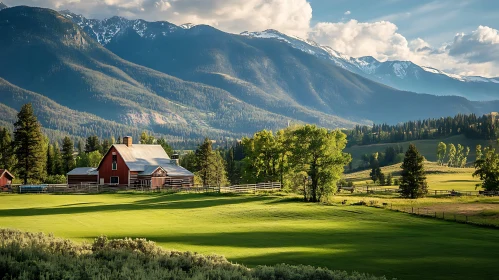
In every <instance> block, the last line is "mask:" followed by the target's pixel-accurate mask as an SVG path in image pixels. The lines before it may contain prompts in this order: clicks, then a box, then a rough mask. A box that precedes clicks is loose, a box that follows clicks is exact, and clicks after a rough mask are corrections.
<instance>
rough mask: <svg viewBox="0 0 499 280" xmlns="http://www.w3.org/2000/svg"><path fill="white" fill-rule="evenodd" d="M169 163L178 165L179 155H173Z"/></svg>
mask: <svg viewBox="0 0 499 280" xmlns="http://www.w3.org/2000/svg"><path fill="white" fill-rule="evenodd" d="M170 163H171V164H174V165H180V160H179V155H178V154H173V155H172V159H171V160H170Z"/></svg>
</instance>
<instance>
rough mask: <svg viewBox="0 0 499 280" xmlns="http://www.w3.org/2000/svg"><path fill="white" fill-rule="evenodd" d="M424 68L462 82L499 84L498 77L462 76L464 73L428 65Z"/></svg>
mask: <svg viewBox="0 0 499 280" xmlns="http://www.w3.org/2000/svg"><path fill="white" fill-rule="evenodd" d="M421 68H423V70H425V71H426V72H430V73H433V74H439V75H445V76H447V77H450V78H452V79H455V80H458V81H461V82H477V83H496V84H499V79H498V78H484V77H479V76H462V75H457V74H451V73H447V72H444V71H441V70H438V69H435V68H433V67H428V66H421Z"/></svg>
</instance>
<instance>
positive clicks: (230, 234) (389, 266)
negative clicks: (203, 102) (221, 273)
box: [0, 193, 499, 279]
mask: <svg viewBox="0 0 499 280" xmlns="http://www.w3.org/2000/svg"><path fill="white" fill-rule="evenodd" d="M0 227H4V228H17V229H21V230H25V231H35V232H38V231H41V232H45V233H53V234H55V235H56V236H59V237H65V238H70V239H72V240H75V241H90V240H93V238H95V237H96V236H99V235H101V234H104V235H107V236H109V237H111V238H123V237H144V238H147V239H150V240H153V241H156V242H157V243H158V244H159V245H160V246H162V247H164V248H167V249H176V250H181V251H194V252H198V253H202V254H212V253H215V254H219V255H223V256H225V257H227V258H228V259H229V260H230V261H232V262H236V263H242V264H245V265H249V266H255V265H260V264H267V265H271V264H278V263H283V262H284V263H288V264H307V265H314V266H321V267H328V268H331V269H339V270H346V271H359V272H363V273H370V274H373V275H378V276H383V275H386V276H387V277H389V278H392V277H396V278H398V279H493V278H495V277H497V275H498V273H499V268H498V267H497V265H496V260H497V259H498V258H499V234H497V231H496V230H493V229H487V228H479V227H475V226H470V225H464V224H457V223H451V222H443V221H439V220H434V219H424V218H419V217H414V216H410V215H407V214H404V213H397V212H392V211H387V210H383V209H377V208H371V207H364V206H342V205H337V204H336V205H320V204H308V203H302V202H300V201H299V200H298V198H296V197H287V196H286V197H279V196H243V195H239V196H235V195H230V196H227V195H225V196H220V195H201V194H189V195H188V194H173V195H166V194H136V193H128V194H124V193H123V194H105V195H12V194H10V195H6V194H4V195H0ZM449 268H450V269H449Z"/></svg>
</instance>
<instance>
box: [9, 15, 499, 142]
mask: <svg viewBox="0 0 499 280" xmlns="http://www.w3.org/2000/svg"><path fill="white" fill-rule="evenodd" d="M71 19H73V20H75V17H73V18H71V17H68V14H65V16H63V15H61V14H59V13H57V12H55V11H52V10H48V9H41V8H31V7H23V6H21V7H14V8H7V9H3V10H1V11H0V38H2V40H0V61H1V62H2V63H1V64H0V78H1V79H2V80H1V81H0V85H1V87H0V88H1V89H0V102H1V103H2V104H4V106H2V107H0V108H3V109H2V110H3V111H4V112H2V113H0V117H2V116H11V115H12V112H14V111H13V110H12V109H14V110H17V109H19V107H20V105H21V104H22V103H26V102H33V103H35V111H36V112H37V114H39V115H40V116H41V119H42V123H43V124H44V125H45V126H47V127H48V128H49V129H54V130H62V131H65V132H67V133H71V134H78V135H81V134H86V133H87V131H93V132H94V131H97V132H96V133H98V134H101V136H107V135H106V134H105V133H108V134H109V133H124V132H123V131H125V132H126V131H130V132H129V133H135V131H138V130H143V129H148V130H152V131H155V132H156V133H159V134H165V135H170V137H183V138H201V137H205V136H209V137H225V136H228V137H241V136H243V135H247V134H251V133H253V132H255V131H258V130H261V129H265V128H267V129H277V128H281V127H284V126H286V125H287V124H288V122H289V121H291V122H306V123H315V124H319V125H321V126H325V127H329V128H336V127H353V126H354V125H355V124H357V123H368V122H370V121H375V122H388V123H396V122H399V121H403V120H410V119H418V118H423V117H424V118H428V117H441V116H448V115H455V114H457V113H477V114H482V113H486V112H489V111H492V110H493V109H494V108H495V107H497V104H495V103H476V102H470V101H468V100H466V99H464V98H459V97H435V96H431V95H421V94H415V93H410V92H403V91H397V90H394V89H392V88H389V87H386V86H384V85H381V84H378V83H375V82H372V81H370V80H368V79H366V78H363V77H361V76H359V75H356V74H354V73H351V72H349V71H347V70H344V69H342V68H340V67H337V66H334V65H332V64H331V63H329V62H327V61H324V60H323V59H320V58H317V57H315V56H312V55H309V54H306V53H304V52H302V51H300V50H297V49H294V48H292V47H290V46H288V45H287V44H283V43H282V42H279V41H274V40H264V39H260V38H249V37H246V36H241V35H233V34H228V33H224V32H221V31H219V30H217V29H215V28H212V27H209V26H195V27H192V28H190V29H185V28H180V27H177V26H175V25H172V24H169V23H166V22H159V23H148V22H145V21H129V22H128V23H127V21H126V20H125V19H122V18H114V19H113V20H112V21H111V20H108V22H102V24H104V23H106V24H107V23H109V22H113V24H115V32H111V31H110V29H109V28H108V27H106V25H102V24H101V25H100V27H99V28H101V30H100V31H99V30H93V29H89V28H90V26H96V27H95V28H97V26H99V25H98V24H97V23H98V22H94V23H95V25H93V24H92V25H88V26H86V25H82V26H81V27H79V26H78V25H76V24H75V23H74V22H73V21H72V20H71ZM116 24H118V25H116ZM120 24H125V25H120ZM81 28H83V29H81ZM122 28H124V29H122ZM83 30H85V31H86V32H89V33H90V31H92V32H95V33H94V35H93V36H90V35H88V34H87V33H86V32H85V31H83ZM103 38H104V39H103ZM96 40H99V42H101V43H103V44H104V43H105V44H104V45H105V47H106V48H104V47H103V46H102V44H100V43H99V42H98V41H96ZM113 52H114V53H113ZM116 54H118V55H119V56H118V55H116ZM130 61H131V62H130ZM20 93H22V94H20ZM19 96H22V98H20V97H19ZM44 98H46V99H44ZM55 108H58V109H55ZM7 111H8V112H7ZM67 115H72V116H74V118H72V117H65V116H67ZM0 121H4V122H6V121H7V117H5V118H3V117H2V118H1V119H0ZM118 123H119V124H121V126H120V125H118ZM109 126H115V127H116V128H115V130H109V129H106V127H109ZM88 127H91V129H89V128H88ZM97 127H100V128H97ZM99 129H101V131H100V130H99Z"/></svg>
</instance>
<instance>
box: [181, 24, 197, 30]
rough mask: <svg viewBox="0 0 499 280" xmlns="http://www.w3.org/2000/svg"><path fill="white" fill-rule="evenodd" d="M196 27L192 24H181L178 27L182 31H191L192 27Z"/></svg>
mask: <svg viewBox="0 0 499 280" xmlns="http://www.w3.org/2000/svg"><path fill="white" fill-rule="evenodd" d="M195 26H196V25H195V24H193V23H184V24H181V25H179V27H180V28H183V29H191V28H193V27H195Z"/></svg>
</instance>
